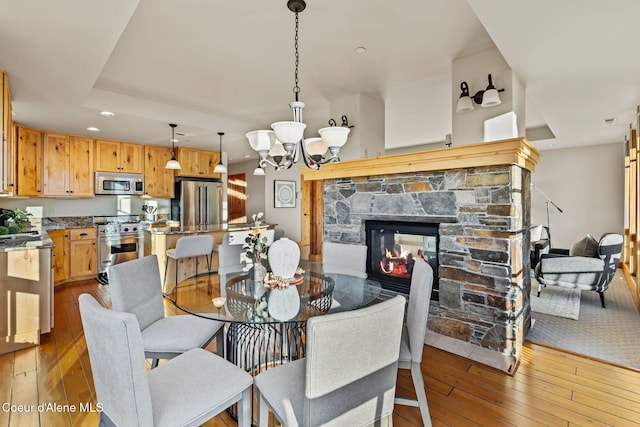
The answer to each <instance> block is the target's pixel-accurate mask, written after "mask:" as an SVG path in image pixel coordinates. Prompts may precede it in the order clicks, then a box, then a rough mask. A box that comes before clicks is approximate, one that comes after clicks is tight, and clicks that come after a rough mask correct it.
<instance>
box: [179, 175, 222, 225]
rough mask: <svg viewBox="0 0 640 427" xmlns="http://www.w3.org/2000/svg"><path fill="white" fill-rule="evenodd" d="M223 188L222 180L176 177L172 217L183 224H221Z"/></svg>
mask: <svg viewBox="0 0 640 427" xmlns="http://www.w3.org/2000/svg"><path fill="white" fill-rule="evenodd" d="M223 190H224V188H223V183H222V182H221V181H220V180H215V179H198V178H176V181H175V197H174V198H173V199H171V219H172V220H174V221H180V224H181V225H182V226H198V225H209V224H221V223H222V197H223V194H224V192H223Z"/></svg>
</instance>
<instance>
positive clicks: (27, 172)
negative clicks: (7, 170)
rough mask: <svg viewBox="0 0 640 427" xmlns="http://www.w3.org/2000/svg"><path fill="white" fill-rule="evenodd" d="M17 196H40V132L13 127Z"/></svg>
mask: <svg viewBox="0 0 640 427" xmlns="http://www.w3.org/2000/svg"><path fill="white" fill-rule="evenodd" d="M15 137H16V176H15V178H16V188H15V194H16V195H17V196H29V197H34V196H35V197H37V196H42V132H40V131H39V130H35V129H29V128H26V127H23V126H16V127H15Z"/></svg>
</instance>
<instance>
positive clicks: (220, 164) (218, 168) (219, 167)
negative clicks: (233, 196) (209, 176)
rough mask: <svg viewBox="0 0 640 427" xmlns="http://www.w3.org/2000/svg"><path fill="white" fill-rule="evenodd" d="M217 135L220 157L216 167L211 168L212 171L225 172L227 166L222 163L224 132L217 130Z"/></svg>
mask: <svg viewBox="0 0 640 427" xmlns="http://www.w3.org/2000/svg"><path fill="white" fill-rule="evenodd" d="M218 135H219V136H220V159H219V160H218V164H217V165H216V167H215V168H214V169H213V172H214V173H227V168H226V167H225V166H224V165H223V164H222V135H224V132H218Z"/></svg>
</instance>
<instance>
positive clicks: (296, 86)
mask: <svg viewBox="0 0 640 427" xmlns="http://www.w3.org/2000/svg"><path fill="white" fill-rule="evenodd" d="M298 21H299V20H298V12H296V35H295V38H294V48H295V52H296V56H295V58H296V71H295V84H296V85H295V86H294V87H293V93H295V95H296V101H298V94H299V93H300V86H298V81H299V80H298V66H299V65H300V54H299V53H298Z"/></svg>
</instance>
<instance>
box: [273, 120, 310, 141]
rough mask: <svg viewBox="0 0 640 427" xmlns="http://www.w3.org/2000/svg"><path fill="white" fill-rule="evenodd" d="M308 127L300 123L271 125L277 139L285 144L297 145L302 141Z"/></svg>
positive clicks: (276, 123)
mask: <svg viewBox="0 0 640 427" xmlns="http://www.w3.org/2000/svg"><path fill="white" fill-rule="evenodd" d="M306 127H307V125H305V124H304V123H300V122H275V123H271V128H272V129H273V131H274V132H275V134H276V138H277V139H278V140H279V141H280V142H282V143H283V144H296V143H297V142H298V141H300V140H301V139H302V136H303V134H304V129H305V128H306Z"/></svg>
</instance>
